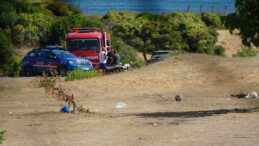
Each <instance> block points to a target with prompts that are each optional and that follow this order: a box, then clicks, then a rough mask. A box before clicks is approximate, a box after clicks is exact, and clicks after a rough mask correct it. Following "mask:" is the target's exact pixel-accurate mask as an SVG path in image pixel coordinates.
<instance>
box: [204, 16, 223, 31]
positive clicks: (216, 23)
mask: <svg viewBox="0 0 259 146" xmlns="http://www.w3.org/2000/svg"><path fill="white" fill-rule="evenodd" d="M201 18H202V21H204V22H205V23H206V25H207V26H208V27H212V28H218V27H220V26H221V25H222V24H221V19H220V17H219V16H218V15H217V14H213V13H209V12H203V13H201Z"/></svg>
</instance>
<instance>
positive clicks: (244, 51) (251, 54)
mask: <svg viewBox="0 0 259 146" xmlns="http://www.w3.org/2000/svg"><path fill="white" fill-rule="evenodd" d="M256 55H257V51H255V50H253V49H251V48H248V49H247V48H242V50H239V51H238V52H237V53H236V54H233V55H232V56H233V57H254V56H256Z"/></svg>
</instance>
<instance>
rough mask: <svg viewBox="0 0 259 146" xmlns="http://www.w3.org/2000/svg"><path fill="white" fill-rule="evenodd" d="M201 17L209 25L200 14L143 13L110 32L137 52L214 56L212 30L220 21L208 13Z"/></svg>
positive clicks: (213, 30) (214, 32)
mask: <svg viewBox="0 0 259 146" xmlns="http://www.w3.org/2000/svg"><path fill="white" fill-rule="evenodd" d="M206 14H207V13H206ZM204 15H205V14H204ZM204 17H205V18H207V17H208V20H207V19H206V21H207V22H208V25H209V26H207V25H206V24H205V22H204V21H203V20H202V17H201V15H200V14H194V13H181V12H173V13H169V14H165V13H164V14H162V15H161V14H153V13H148V12H143V13H140V14H138V15H137V16H136V18H135V19H134V20H131V21H130V22H117V23H116V24H115V25H113V26H112V31H113V34H114V35H116V36H117V37H120V38H122V40H123V41H124V42H125V43H127V44H128V45H130V46H132V47H134V48H136V49H137V50H138V51H140V52H151V53H152V52H155V51H158V50H184V51H187V52H197V53H207V54H214V52H213V50H214V49H213V45H214V43H215V41H216V37H217V32H216V29H215V28H213V27H214V25H215V27H216V26H218V25H220V24H221V22H220V19H219V16H218V15H216V14H210V13H208V16H207V15H206V16H204ZM205 18H204V19H205ZM214 19H215V20H214Z"/></svg>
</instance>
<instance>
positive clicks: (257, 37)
mask: <svg viewBox="0 0 259 146" xmlns="http://www.w3.org/2000/svg"><path fill="white" fill-rule="evenodd" d="M235 7H236V13H234V14H230V15H228V16H227V17H226V18H225V25H226V27H227V28H229V29H230V32H233V30H234V29H239V30H240V35H241V37H242V40H243V41H242V42H243V44H244V45H246V46H251V43H253V44H254V45H255V46H259V27H258V26H259V1H258V0H236V1H235Z"/></svg>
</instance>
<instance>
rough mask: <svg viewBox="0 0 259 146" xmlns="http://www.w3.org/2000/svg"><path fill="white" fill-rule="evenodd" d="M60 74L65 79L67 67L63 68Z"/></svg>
mask: <svg viewBox="0 0 259 146" xmlns="http://www.w3.org/2000/svg"><path fill="white" fill-rule="evenodd" d="M58 72H59V75H60V76H62V77H64V76H65V75H66V74H67V68H66V67H65V66H61V67H60V68H59V70H58Z"/></svg>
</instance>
